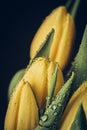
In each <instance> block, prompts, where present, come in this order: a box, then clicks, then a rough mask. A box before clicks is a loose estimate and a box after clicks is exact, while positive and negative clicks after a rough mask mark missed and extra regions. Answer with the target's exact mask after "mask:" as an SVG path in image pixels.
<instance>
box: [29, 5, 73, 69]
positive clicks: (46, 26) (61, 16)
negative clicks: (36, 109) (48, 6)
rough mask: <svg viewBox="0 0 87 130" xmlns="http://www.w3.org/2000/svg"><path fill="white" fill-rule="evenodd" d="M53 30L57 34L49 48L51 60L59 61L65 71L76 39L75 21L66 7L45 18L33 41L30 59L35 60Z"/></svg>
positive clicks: (59, 8) (55, 10) (57, 9)
mask: <svg viewBox="0 0 87 130" xmlns="http://www.w3.org/2000/svg"><path fill="white" fill-rule="evenodd" d="M52 28H54V30H55V33H54V37H53V41H52V45H51V47H50V48H49V49H50V53H49V58H50V59H51V60H53V61H57V62H58V63H59V65H60V67H61V68H62V70H63V69H64V68H65V67H66V65H67V64H68V61H69V58H70V54H71V50H72V45H73V41H74V37H75V23H74V19H73V18H72V16H71V15H70V14H69V13H68V12H67V10H66V7H64V6H61V7H58V8H56V9H54V10H53V11H52V12H51V13H50V14H49V15H48V16H47V17H46V18H45V20H44V21H43V23H42V24H41V26H40V28H39V29H38V31H37V32H36V34H35V36H34V38H33V40H32V43H31V48H30V57H31V58H33V57H34V56H35V54H36V52H37V51H38V49H39V48H40V46H41V45H42V43H43V41H45V39H46V36H47V35H48V33H49V32H50V31H51V29H52Z"/></svg>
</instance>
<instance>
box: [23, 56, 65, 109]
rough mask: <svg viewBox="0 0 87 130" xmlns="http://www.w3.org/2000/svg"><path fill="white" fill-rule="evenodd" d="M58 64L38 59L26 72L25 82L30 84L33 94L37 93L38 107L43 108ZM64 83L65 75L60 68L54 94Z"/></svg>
mask: <svg viewBox="0 0 87 130" xmlns="http://www.w3.org/2000/svg"><path fill="white" fill-rule="evenodd" d="M56 64H57V63H55V62H53V61H50V60H48V59H46V58H42V57H39V58H36V59H35V60H34V61H33V63H32V64H31V65H30V66H29V68H28V69H27V70H26V73H25V75H24V77H23V79H24V81H25V82H26V81H28V82H30V84H31V86H32V89H33V92H34V93H35V96H36V99H37V103H38V106H39V107H40V108H43V107H44V105H45V102H46V97H47V95H48V91H49V86H50V82H51V78H52V75H53V72H54V69H55V66H56ZM63 83H64V79H63V74H62V71H61V69H60V67H58V76H57V82H56V88H55V91H54V93H55V94H56V93H57V92H58V91H59V89H60V88H61V86H62V85H63Z"/></svg>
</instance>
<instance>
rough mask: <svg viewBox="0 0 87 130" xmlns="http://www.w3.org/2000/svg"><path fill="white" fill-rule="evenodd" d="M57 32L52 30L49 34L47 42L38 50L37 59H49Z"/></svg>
mask: <svg viewBox="0 0 87 130" xmlns="http://www.w3.org/2000/svg"><path fill="white" fill-rule="evenodd" d="M54 32H55V30H54V29H53V28H52V30H51V31H50V32H49V33H48V35H47V36H46V39H45V41H44V42H43V43H42V44H41V46H40V48H39V49H38V50H37V52H36V54H35V57H34V58H36V57H46V58H49V53H50V48H51V45H52V42H53V37H54Z"/></svg>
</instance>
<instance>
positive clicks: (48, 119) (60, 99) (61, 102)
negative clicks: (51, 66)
mask: <svg viewBox="0 0 87 130" xmlns="http://www.w3.org/2000/svg"><path fill="white" fill-rule="evenodd" d="M73 78H74V73H72V76H71V77H70V78H69V80H68V81H67V82H66V83H65V84H64V85H63V87H62V88H61V90H60V91H59V92H58V94H57V95H56V96H55V98H54V100H53V101H52V102H51V104H50V105H49V107H47V108H46V110H45V112H44V114H43V116H42V117H41V118H40V121H39V125H38V126H37V127H36V129H35V130H56V128H57V126H58V123H59V122H60V119H61V116H62V114H63V111H64V108H65V106H66V102H67V100H68V97H69V93H70V89H71V84H72V81H73Z"/></svg>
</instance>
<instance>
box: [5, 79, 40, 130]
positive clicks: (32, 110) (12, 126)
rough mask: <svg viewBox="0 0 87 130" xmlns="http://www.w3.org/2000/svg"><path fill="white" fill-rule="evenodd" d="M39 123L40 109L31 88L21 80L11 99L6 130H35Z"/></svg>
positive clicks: (6, 119) (6, 118)
mask: <svg viewBox="0 0 87 130" xmlns="http://www.w3.org/2000/svg"><path fill="white" fill-rule="evenodd" d="M38 121H39V115H38V107H37V104H36V100H35V97H34V94H33V91H32V89H31V86H30V84H29V83H28V82H24V81H23V80H21V81H20V82H19V83H18V85H17V87H16V89H15V90H14V92H13V94H12V97H11V99H10V102H9V105H8V109H7V113H6V117H5V125H4V130H34V128H35V127H36V126H37V124H38Z"/></svg>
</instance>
